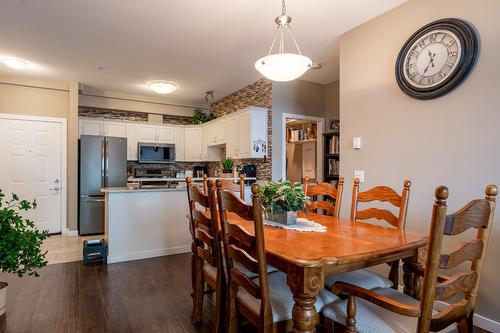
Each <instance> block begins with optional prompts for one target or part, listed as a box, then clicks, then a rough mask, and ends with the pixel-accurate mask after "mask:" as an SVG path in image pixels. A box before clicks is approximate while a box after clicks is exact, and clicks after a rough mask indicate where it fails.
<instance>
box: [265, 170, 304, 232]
mask: <svg viewBox="0 0 500 333" xmlns="http://www.w3.org/2000/svg"><path fill="white" fill-rule="evenodd" d="M259 196H260V199H261V202H262V206H263V207H264V214H265V218H266V219H267V220H270V221H274V222H278V223H282V224H287V225H292V224H296V223H297V212H298V211H303V212H305V209H306V208H305V206H306V204H308V203H309V202H310V198H309V197H308V196H306V194H305V193H304V189H303V187H302V184H301V183H297V182H294V183H292V182H290V181H289V180H285V179H282V180H280V181H272V182H269V183H267V184H265V185H263V186H261V187H260V193H259Z"/></svg>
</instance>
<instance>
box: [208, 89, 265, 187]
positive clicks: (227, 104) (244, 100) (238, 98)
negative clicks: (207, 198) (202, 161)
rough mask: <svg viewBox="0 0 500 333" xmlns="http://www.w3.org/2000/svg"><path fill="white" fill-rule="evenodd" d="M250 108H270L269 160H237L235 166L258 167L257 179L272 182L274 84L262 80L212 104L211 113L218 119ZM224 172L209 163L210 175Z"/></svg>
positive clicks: (215, 163) (218, 165) (214, 163)
mask: <svg viewBox="0 0 500 333" xmlns="http://www.w3.org/2000/svg"><path fill="white" fill-rule="evenodd" d="M248 106H260V107H265V108H268V110H269V111H268V114H267V126H268V128H267V147H268V150H267V158H266V159H242V160H236V161H235V164H236V165H237V166H239V165H245V164H255V165H256V166H257V179H259V180H271V178H272V160H271V156H272V140H271V135H272V83H271V81H269V80H266V79H260V80H258V81H256V82H254V83H252V84H250V85H248V86H246V87H244V88H242V89H240V90H238V91H236V92H234V93H232V94H231V95H228V96H226V97H224V98H221V99H220V100H218V101H216V102H214V103H212V105H211V108H210V113H211V115H212V117H213V118H217V117H220V116H223V115H226V114H229V113H232V112H235V111H237V110H239V109H243V108H246V107H248ZM221 170H222V168H221V166H220V163H219V162H208V173H209V175H210V176H215V175H217V174H218V173H220V172H221Z"/></svg>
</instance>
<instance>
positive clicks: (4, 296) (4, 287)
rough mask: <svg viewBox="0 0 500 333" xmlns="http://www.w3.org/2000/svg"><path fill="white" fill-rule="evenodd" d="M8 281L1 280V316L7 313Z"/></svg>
mask: <svg viewBox="0 0 500 333" xmlns="http://www.w3.org/2000/svg"><path fill="white" fill-rule="evenodd" d="M7 286H8V284H7V282H0V316H1V315H3V314H4V313H5V308H6V306H7Z"/></svg>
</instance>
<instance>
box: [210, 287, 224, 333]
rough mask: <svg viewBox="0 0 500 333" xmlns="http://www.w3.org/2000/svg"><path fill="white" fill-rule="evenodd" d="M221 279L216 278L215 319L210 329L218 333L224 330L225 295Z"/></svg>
mask: <svg viewBox="0 0 500 333" xmlns="http://www.w3.org/2000/svg"><path fill="white" fill-rule="evenodd" d="M224 291H225V287H224V286H223V283H222V279H220V278H219V279H218V281H217V288H216V290H215V320H214V324H213V328H212V331H213V332H214V333H220V332H224V331H225V321H224V320H225V317H226V316H225V313H226V295H225V292H224Z"/></svg>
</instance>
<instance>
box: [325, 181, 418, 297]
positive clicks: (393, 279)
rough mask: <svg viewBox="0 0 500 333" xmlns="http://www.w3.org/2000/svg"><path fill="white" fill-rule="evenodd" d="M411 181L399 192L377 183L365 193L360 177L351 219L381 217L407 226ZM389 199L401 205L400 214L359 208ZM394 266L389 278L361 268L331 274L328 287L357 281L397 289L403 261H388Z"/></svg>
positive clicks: (372, 286)
mask: <svg viewBox="0 0 500 333" xmlns="http://www.w3.org/2000/svg"><path fill="white" fill-rule="evenodd" d="M410 187H411V182H410V181H409V180H405V181H404V183H403V190H402V193H401V195H399V194H398V193H397V192H396V191H394V190H393V189H392V188H390V187H387V186H376V187H374V188H371V189H369V190H368V191H365V192H359V179H358V178H354V187H353V190H352V203H351V220H353V221H357V220H367V219H371V218H374V219H378V220H385V221H386V222H387V223H389V224H390V225H391V226H392V227H395V228H397V229H400V230H401V229H404V226H405V223H406V212H407V210H408V202H409V198H410ZM373 201H377V202H388V203H390V204H392V205H393V206H395V207H397V208H399V212H398V216H396V215H394V214H393V213H392V212H391V211H389V210H387V209H380V208H374V207H372V208H368V209H364V210H358V208H359V204H358V203H359V202H363V203H366V202H373ZM388 264H389V265H390V266H391V269H390V272H389V278H388V279H387V278H385V277H384V276H382V275H380V274H378V273H376V272H373V271H371V270H368V269H359V270H356V271H352V272H346V273H342V274H338V275H335V276H330V277H328V278H326V279H325V286H327V287H328V288H330V287H331V286H332V285H333V284H334V283H335V282H337V281H343V282H348V283H352V284H356V285H358V286H360V287H363V288H366V289H374V288H387V287H391V286H392V287H393V288H397V287H398V284H399V260H397V261H394V262H392V263H388Z"/></svg>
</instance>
